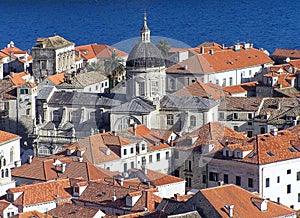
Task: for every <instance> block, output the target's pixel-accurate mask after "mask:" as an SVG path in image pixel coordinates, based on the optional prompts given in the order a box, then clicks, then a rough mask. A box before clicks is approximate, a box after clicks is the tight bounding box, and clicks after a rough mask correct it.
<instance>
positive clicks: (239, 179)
mask: <svg viewBox="0 0 300 218" xmlns="http://www.w3.org/2000/svg"><path fill="white" fill-rule="evenodd" d="M235 184H236V185H238V186H240V185H241V177H240V176H236V177H235Z"/></svg>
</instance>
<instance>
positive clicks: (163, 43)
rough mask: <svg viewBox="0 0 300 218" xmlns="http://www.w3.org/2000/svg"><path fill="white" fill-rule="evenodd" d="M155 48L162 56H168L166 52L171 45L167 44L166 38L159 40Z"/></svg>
mask: <svg viewBox="0 0 300 218" xmlns="http://www.w3.org/2000/svg"><path fill="white" fill-rule="evenodd" d="M157 48H158V49H159V50H160V52H161V54H162V55H163V57H164V58H166V57H168V52H169V50H170V48H171V46H170V45H169V43H168V41H167V40H165V39H162V40H160V41H159V42H158V44H157Z"/></svg>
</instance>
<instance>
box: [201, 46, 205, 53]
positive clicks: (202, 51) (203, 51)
mask: <svg viewBox="0 0 300 218" xmlns="http://www.w3.org/2000/svg"><path fill="white" fill-rule="evenodd" d="M204 53H205V48H204V47H203V46H202V47H201V54H204Z"/></svg>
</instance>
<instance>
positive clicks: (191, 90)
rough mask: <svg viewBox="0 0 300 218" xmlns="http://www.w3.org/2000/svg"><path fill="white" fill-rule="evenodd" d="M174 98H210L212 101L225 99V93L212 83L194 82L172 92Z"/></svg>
mask: <svg viewBox="0 0 300 218" xmlns="http://www.w3.org/2000/svg"><path fill="white" fill-rule="evenodd" d="M173 95H176V96H197V97H202V98H212V99H214V100H217V99H220V98H221V97H225V96H226V93H225V92H224V91H223V90H222V87H221V86H218V85H215V84H212V83H203V82H200V81H197V82H194V83H192V84H191V85H189V86H185V87H183V88H182V89H179V90H178V91H176V92H174V93H173Z"/></svg>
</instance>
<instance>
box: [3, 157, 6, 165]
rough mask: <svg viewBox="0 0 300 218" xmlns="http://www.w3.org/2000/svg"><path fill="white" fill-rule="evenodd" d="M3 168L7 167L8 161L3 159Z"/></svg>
mask: <svg viewBox="0 0 300 218" xmlns="http://www.w3.org/2000/svg"><path fill="white" fill-rule="evenodd" d="M3 166H6V160H5V158H3Z"/></svg>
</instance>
